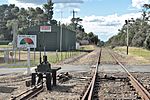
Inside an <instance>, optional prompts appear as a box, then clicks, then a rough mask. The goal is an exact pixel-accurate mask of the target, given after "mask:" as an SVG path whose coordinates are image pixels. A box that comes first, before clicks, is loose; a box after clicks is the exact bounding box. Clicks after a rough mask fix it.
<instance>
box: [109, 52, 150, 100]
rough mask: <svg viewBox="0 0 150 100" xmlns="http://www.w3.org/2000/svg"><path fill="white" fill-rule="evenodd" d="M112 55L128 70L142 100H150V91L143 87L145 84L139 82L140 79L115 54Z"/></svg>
mask: <svg viewBox="0 0 150 100" xmlns="http://www.w3.org/2000/svg"><path fill="white" fill-rule="evenodd" d="M109 53H110V51H109ZM110 55H111V56H112V57H113V58H114V59H115V61H116V62H117V63H118V64H119V65H120V66H121V67H122V68H123V69H124V70H125V72H127V74H128V78H129V79H130V81H131V84H132V85H133V87H134V88H135V89H136V91H137V92H138V93H139V94H140V95H141V98H142V100H150V93H149V92H148V91H147V90H146V89H145V88H144V87H143V85H142V84H141V83H139V82H138V80H137V79H136V78H135V77H134V76H133V75H132V74H131V73H130V72H129V71H128V70H127V69H126V67H125V66H124V65H123V64H122V63H121V62H120V61H119V60H118V59H117V58H116V57H115V55H113V54H112V53H110Z"/></svg>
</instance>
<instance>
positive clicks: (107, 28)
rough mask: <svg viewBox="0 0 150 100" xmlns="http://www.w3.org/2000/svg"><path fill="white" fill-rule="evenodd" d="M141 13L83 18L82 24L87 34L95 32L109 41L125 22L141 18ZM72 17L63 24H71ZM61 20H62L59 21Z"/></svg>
mask: <svg viewBox="0 0 150 100" xmlns="http://www.w3.org/2000/svg"><path fill="white" fill-rule="evenodd" d="M140 17H141V13H140V12H139V13H128V14H123V15H117V14H113V15H107V16H95V15H91V16H85V17H83V18H82V19H83V21H82V23H80V24H82V25H83V27H84V28H85V31H86V32H87V33H89V32H93V33H95V34H97V35H98V36H99V38H100V39H101V40H103V41H107V40H108V39H109V38H110V37H112V36H113V35H116V34H117V33H118V29H121V28H122V26H123V25H124V24H125V20H127V19H131V18H134V19H136V18H140ZM71 18H72V16H69V17H68V18H63V19H62V22H63V23H65V24H69V23H71V21H70V19H71ZM57 20H60V19H57Z"/></svg>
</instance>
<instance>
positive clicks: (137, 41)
mask: <svg viewBox="0 0 150 100" xmlns="http://www.w3.org/2000/svg"><path fill="white" fill-rule="evenodd" d="M143 9H145V10H143V13H142V18H138V19H136V20H135V21H134V22H128V24H124V25H123V27H122V28H121V29H120V30H119V33H118V34H117V35H115V36H113V37H111V38H110V39H109V40H108V41H107V45H112V46H125V45H126V40H127V39H126V38H127V35H126V33H127V25H128V33H129V46H135V47H144V48H147V49H150V30H149V29H150V24H149V18H150V12H149V9H150V4H145V5H144V6H143Z"/></svg>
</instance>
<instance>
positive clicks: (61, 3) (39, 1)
mask: <svg viewBox="0 0 150 100" xmlns="http://www.w3.org/2000/svg"><path fill="white" fill-rule="evenodd" d="M7 1H8V3H9V4H15V5H16V6H19V7H24V8H28V7H33V8H35V7H37V6H40V7H42V5H43V4H45V3H47V0H7ZM52 1H53V2H54V4H55V6H57V7H58V8H59V9H62V8H66V7H72V8H79V6H80V4H81V3H83V0H52Z"/></svg>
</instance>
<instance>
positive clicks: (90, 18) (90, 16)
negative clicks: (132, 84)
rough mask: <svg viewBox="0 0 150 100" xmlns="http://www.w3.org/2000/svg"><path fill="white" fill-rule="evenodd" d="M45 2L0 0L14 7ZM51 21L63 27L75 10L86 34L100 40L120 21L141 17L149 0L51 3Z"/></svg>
mask: <svg viewBox="0 0 150 100" xmlns="http://www.w3.org/2000/svg"><path fill="white" fill-rule="evenodd" d="M46 2H47V0H0V4H6V3H7V4H15V5H16V6H19V7H25V8H27V7H28V6H30V7H36V6H39V7H42V4H44V3H46ZM53 2H54V3H55V4H54V19H56V20H61V18H60V17H61V13H60V12H61V11H62V12H63V13H62V21H63V23H65V24H67V23H70V19H71V18H72V13H71V11H72V10H73V9H75V10H76V11H77V13H76V17H81V18H82V19H83V22H82V23H81V24H82V25H83V26H84V28H85V31H86V32H94V33H95V34H97V35H98V36H99V38H100V39H101V40H103V41H107V40H108V39H109V38H110V37H111V36H113V35H115V34H117V33H118V29H120V28H121V27H122V25H123V24H124V20H126V19H130V18H135V19H136V18H138V17H141V11H142V5H143V4H145V3H150V0H53Z"/></svg>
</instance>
